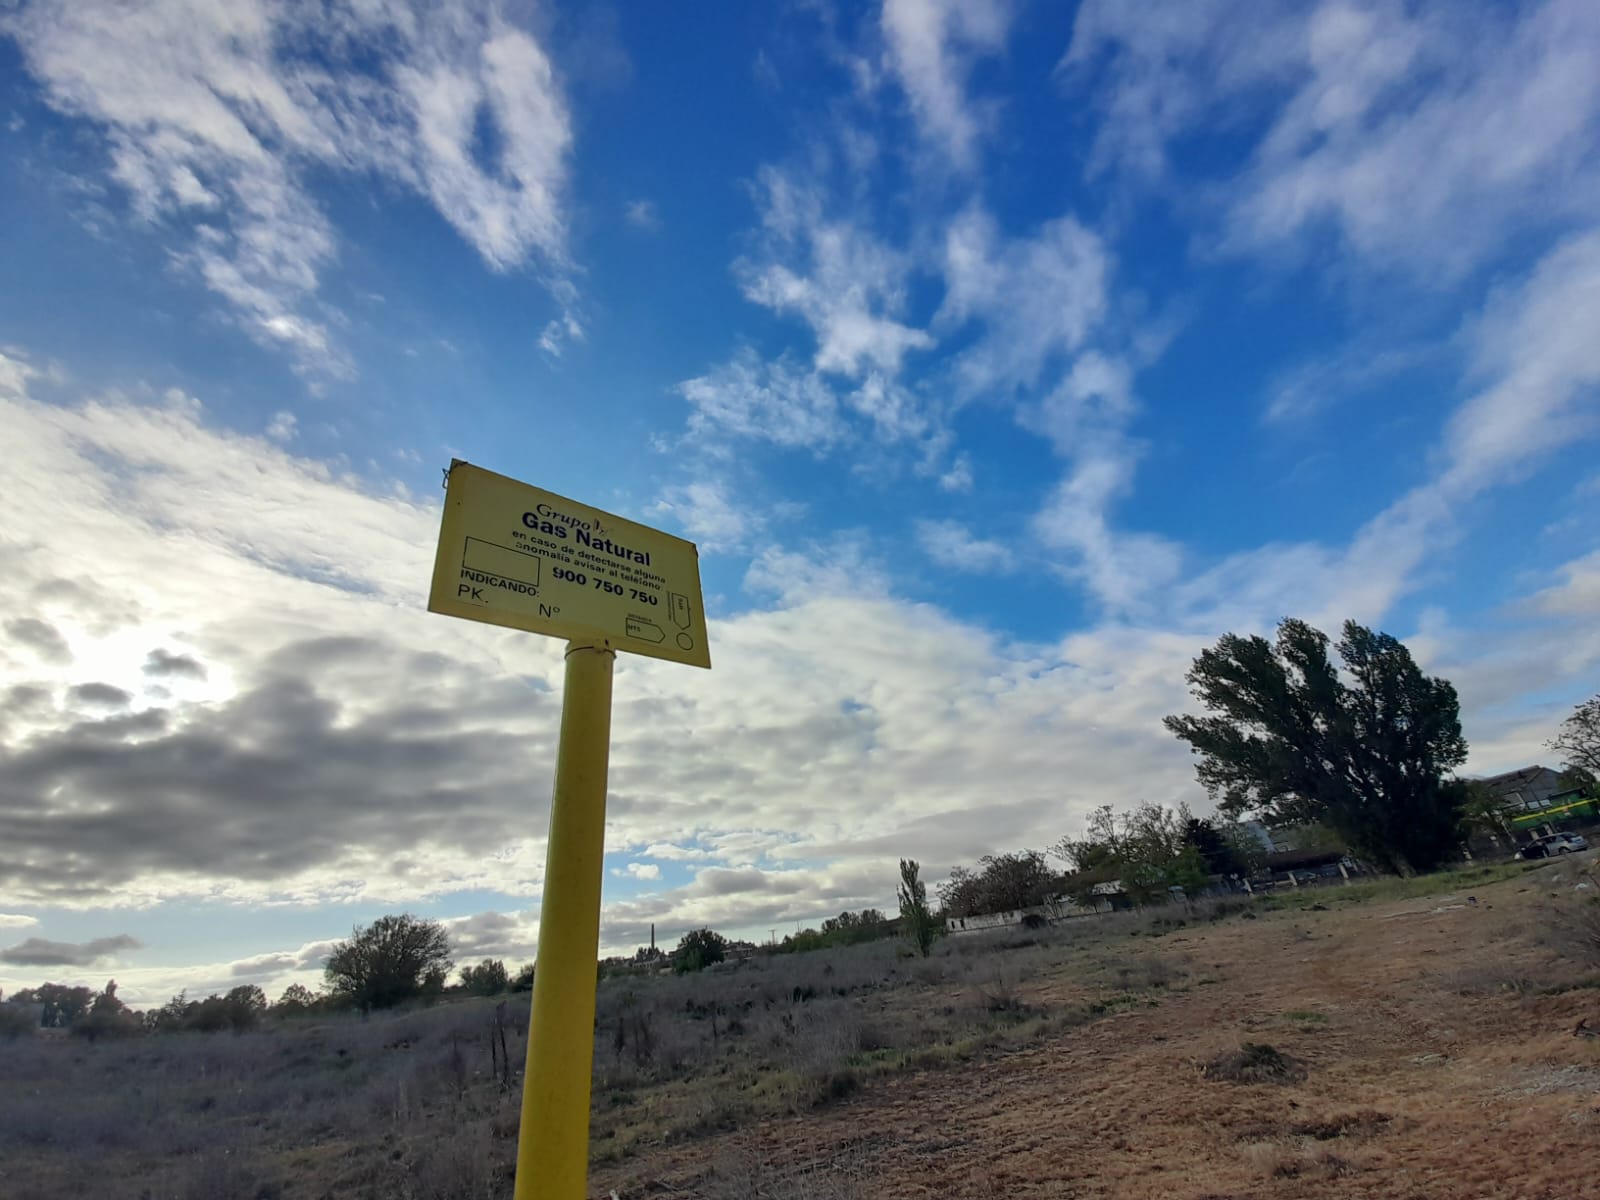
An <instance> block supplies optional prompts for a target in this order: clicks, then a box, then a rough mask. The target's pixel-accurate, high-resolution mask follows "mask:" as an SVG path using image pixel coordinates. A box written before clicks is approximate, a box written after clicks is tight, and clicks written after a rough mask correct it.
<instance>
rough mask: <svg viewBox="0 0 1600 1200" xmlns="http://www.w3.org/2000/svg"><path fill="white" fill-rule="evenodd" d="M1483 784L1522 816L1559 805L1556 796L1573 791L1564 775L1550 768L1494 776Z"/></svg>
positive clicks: (1532, 768) (1525, 769)
mask: <svg viewBox="0 0 1600 1200" xmlns="http://www.w3.org/2000/svg"><path fill="white" fill-rule="evenodd" d="M1480 782H1481V783H1482V784H1483V785H1484V786H1485V787H1487V788H1489V789H1490V790H1492V791H1493V792H1494V793H1495V794H1496V795H1497V796H1499V797H1500V801H1501V803H1502V804H1504V805H1505V806H1506V807H1507V808H1512V809H1520V810H1522V811H1523V812H1541V811H1543V810H1544V809H1547V808H1549V807H1551V806H1552V805H1554V804H1556V803H1557V802H1558V801H1557V800H1556V797H1557V796H1559V795H1561V794H1562V793H1564V792H1570V791H1571V789H1570V788H1567V787H1565V786H1563V784H1562V782H1561V773H1560V772H1559V771H1552V770H1551V769H1550V768H1549V767H1538V766H1535V767H1522V768H1520V769H1519V770H1516V771H1506V772H1505V773H1504V774H1501V775H1491V776H1489V778H1487V779H1484V780H1480Z"/></svg>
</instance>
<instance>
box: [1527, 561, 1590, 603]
mask: <svg viewBox="0 0 1600 1200" xmlns="http://www.w3.org/2000/svg"><path fill="white" fill-rule="evenodd" d="M1560 574H1561V575H1562V576H1564V578H1563V579H1562V580H1561V582H1560V583H1556V584H1552V585H1551V586H1549V587H1547V588H1543V589H1541V590H1540V591H1539V592H1538V593H1536V594H1535V595H1534V596H1533V597H1532V598H1531V600H1530V603H1531V604H1532V606H1533V608H1534V609H1535V610H1536V611H1538V612H1542V613H1548V614H1550V615H1551V616H1557V617H1575V618H1593V617H1594V615H1595V614H1596V613H1600V550H1597V551H1595V552H1594V553H1592V554H1588V555H1585V556H1584V557H1583V558H1578V559H1574V560H1573V561H1572V562H1569V563H1566V564H1564V565H1563V566H1562V567H1561V570H1560Z"/></svg>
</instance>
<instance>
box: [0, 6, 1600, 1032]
mask: <svg viewBox="0 0 1600 1200" xmlns="http://www.w3.org/2000/svg"><path fill="white" fill-rule="evenodd" d="M1597 53H1600V13H1597V10H1596V9H1595V8H1594V6H1593V5H1591V4H1587V3H1583V2H1581V0H1566V2H1562V0H1549V2H1546V3H1530V4H1521V5H1518V4H1498V3H1496V4H1487V3H1486V4H1480V5H1460V4H1453V3H1433V4H1428V3H1420V4H1399V3H1378V2H1373V3H1355V2H1348V3H1334V2H1331V0H1329V2H1324V3H1319V4H1303V3H1297V2H1296V3H1290V2H1287V0H1286V2H1284V3H1263V4H1260V5H1252V6H1248V10H1246V9H1245V8H1243V7H1241V6H1236V5H1230V4H1225V3H1220V2H1215V3H1213V2H1209V0H1208V2H1203V3H1200V2H1191V3H1171V4H1153V5H1148V6H1144V5H1141V6H1128V5H1121V4H1116V3H1094V2H1090V3H1086V4H1084V5H1082V6H1081V7H1079V8H1077V9H1074V8H1073V7H1071V6H1069V5H1054V4H1037V3H1036V4H1026V3H999V2H981V0H973V2H971V3H961V4H957V3H940V2H936V0H893V2H890V3H886V4H884V5H882V6H881V7H880V6H876V5H865V4H863V5H842V4H841V5H829V4H824V3H808V4H792V5H783V6H775V7H766V6H732V7H731V8H729V9H728V10H726V11H719V12H715V13H709V12H708V13H694V14H687V15H686V14H685V13H684V12H683V11H681V10H678V9H672V8H669V7H664V6H656V5H629V6H614V7H612V6H603V5H572V6H564V5H554V4H505V5H498V6H497V5H488V4H480V3H469V4H463V5H456V6H437V7H436V6H415V7H413V6H409V5H406V4H401V3H390V2H383V3H377V4H366V5H341V4H334V5H300V4H289V5H267V4H259V5H258V4H251V3H244V4H229V5H215V6H206V5H200V6H193V5H186V4H177V3H171V4H169V3H154V4H150V5H146V6H142V7H141V8H140V9H139V10H138V11H137V12H136V13H134V12H129V11H125V10H123V9H122V8H121V7H120V6H116V5H112V4H101V3H97V2H86V3H73V4H46V3H33V4H24V5H22V6H21V7H20V8H18V9H15V10H12V11H8V13H7V14H6V15H5V16H3V17H0V150H3V153H0V264H4V273H5V283H6V286H5V287H4V288H0V355H3V358H0V404H3V406H4V411H5V429H6V434H7V442H8V450H9V453H8V454H6V455H5V456H4V459H3V461H0V488H3V491H0V496H3V498H4V501H5V505H6V509H7V514H8V516H7V520H6V522H5V526H6V528H5V533H4V534H3V535H0V556H3V557H4V561H5V567H6V569H5V571H4V572H0V602H3V607H4V610H5V612H6V613H7V614H9V615H8V617H7V620H6V622H5V629H6V636H5V638H4V639H3V640H0V696H3V697H4V700H3V707H4V722H3V723H0V780H3V782H0V827H3V836H0V847H3V849H0V897H4V898H5V899H4V900H3V902H0V987H5V988H8V989H9V988H14V987H17V986H21V985H25V984H31V983H36V982H38V981H39V979H41V978H43V977H46V976H48V977H52V978H56V977H71V978H73V979H82V980H84V981H87V982H92V983H96V984H98V983H100V982H103V980H104V977H108V976H110V975H115V976H116V977H117V978H118V980H119V982H120V983H121V984H122V985H123V992H122V994H124V995H128V996H130V997H133V998H134V999H135V1000H137V1001H139V1002H144V1003H151V1002H159V1001H160V1000H162V999H164V998H165V996H166V995H168V994H170V993H171V992H172V991H176V990H177V988H178V987H183V986H187V987H190V988H191V989H199V990H208V989H211V988H215V987H221V986H231V984H232V983H235V982H241V981H244V982H259V983H261V984H262V985H263V986H264V987H266V988H267V989H268V990H269V991H271V992H274V993H275V992H276V991H277V990H278V989H281V987H282V986H284V985H285V984H287V983H288V982H291V981H295V980H308V981H313V980H314V977H315V976H316V974H317V966H318V961H319V956H320V954H321V953H322V952H323V951H324V949H325V945H326V943H327V941H328V940H329V939H331V938H336V937H338V936H341V935H343V934H344V933H346V932H348V929H349V927H350V925H351V924H352V923H353V922H356V921H365V920H369V919H371V918H372V917H374V916H377V915H379V914H381V913H383V912H387V911H397V910H400V909H410V910H412V911H416V912H420V913H425V914H427V915H430V916H435V917H438V918H440V919H443V920H446V921H448V922H449V923H450V925H451V929H452V933H453V934H454V936H455V938H456V942H457V945H458V951H459V956H460V957H461V958H462V959H463V960H467V959H472V958H476V957H479V956H482V955H484V954H494V955H500V956H504V957H508V958H512V959H517V960H522V959H526V958H529V957H531V956H532V954H533V950H534V947H535V944H536V936H537V900H538V895H539V887H540V879H541V875H542V861H543V839H544V823H545V821H546V819H547V811H548V800H547V797H548V792H549V773H550V764H551V750H552V738H553V732H554V730H553V721H554V718H555V715H556V713H557V711H558V707H559V694H558V689H559V647H558V646H555V645H553V644H550V643H548V642H545V641H543V640H542V639H538V638H535V637H530V636H527V635H520V634H514V633H511V632H508V631H504V630H498V629H492V628H489V627H481V628H480V627H477V626H473V625H470V624H469V623H466V622H458V621H450V620H447V619H444V618H440V617H434V616H430V615H428V614H427V613H426V612H424V611H423V603H424V597H425V592H426V587H427V577H428V565H429V562H430V561H431V553H432V539H433V537H434V535H435V533H436V530H437V522H438V512H439V501H440V497H441V493H440V491H439V479H440V468H441V467H443V466H444V465H446V464H447V463H448V462H449V460H450V459H451V458H452V457H461V458H466V459H469V460H471V461H473V462H476V463H479V464H480V465H483V466H486V467H489V468H491V469H493V470H496V471H500V472H502V473H505V474H509V475H513V476H516V477H519V478H523V479H526V480H528V481H530V482H532V483H535V484H538V485H539V486H542V487H546V488H548V489H551V490H554V491H557V492H561V493H564V494H568V495H572V496H575V497H578V498H581V499H583V500H585V501H588V502H590V503H593V504H595V505H597V506H600V507H605V508H609V509H612V510H614V511H617V512H620V513H623V514H624V515H626V516H629V517H631V518H633V519H636V520H640V521H644V522H647V523H651V524H655V525H658V526H661V527H663V528H667V529H670V530H672V531H674V532H676V533H679V534H681V535H683V536H686V537H689V538H691V539H693V540H695V541H696V542H697V543H698V544H699V546H700V548H701V561H702V567H703V573H704V582H705V590H706V594H707V600H708V609H709V611H710V613H711V614H712V617H713V620H712V624H711V629H710V634H711V639H712V653H713V659H714V662H715V664H716V665H715V668H714V670H713V671H712V672H711V673H710V674H709V675H706V674H704V673H702V672H697V671H691V670H687V669H685V668H682V667H674V666H672V665H671V664H661V663H654V662H649V661H645V660H630V661H627V662H624V663H623V664H621V667H620V669H619V673H618V680H617V712H616V729H615V748H614V753H613V789H612V797H611V803H610V823H609V830H610V833H609V842H608V851H609V853H608V869H609V871H610V875H609V876H608V880H607V893H606V910H605V917H604V923H603V930H602V941H603V943H604V945H605V947H606V948H607V949H608V950H624V951H625V950H628V949H631V947H632V946H633V945H635V944H637V942H639V941H640V940H642V939H643V938H644V937H645V936H647V934H648V927H649V924H650V923H651V922H652V921H654V922H655V923H656V924H657V926H658V929H659V931H660V934H661V936H662V937H663V938H664V939H667V940H675V939H676V937H677V936H679V935H680V934H681V933H682V932H683V931H684V930H685V929H686V928H689V927H691V926H693V925H697V924H701V923H711V924H714V925H716V926H717V927H719V928H722V929H724V930H725V931H728V932H738V933H744V934H757V933H759V934H764V933H765V932H766V931H767V930H768V929H771V928H780V929H784V928H792V927H794V925H795V924H796V923H814V922H815V921H817V920H820V919H821V918H822V917H824V916H827V915H829V914H832V913H836V912H838V911H839V910H841V909H843V908H846V907H849V908H858V907H861V906H863V905H869V904H870V905H877V906H882V907H887V906H888V904H889V903H890V901H891V900H892V896H893V883H894V864H895V859H896V858H898V857H900V856H902V855H909V856H914V857H917V858H919V859H921V860H922V861H923V862H924V863H925V864H926V868H927V871H928V874H929V875H930V876H932V877H933V878H934V879H935V880H936V879H938V878H940V877H942V876H943V875H944V873H945V872H947V871H948V869H949V868H950V867H951V866H952V865H955V864H958V863H965V862H971V861H973V860H974V859H976V858H977V857H978V856H979V855H981V854H984V853H988V852H991V851H999V850H1007V849H1014V848H1017V847H1020V846H1024V845H1027V846H1042V845H1045V844H1048V843H1050V842H1053V841H1055V840H1057V839H1058V838H1059V837H1061V836H1062V835H1063V834H1066V833H1072V832H1075V831H1076V830H1078V829H1079V828H1080V827H1081V823H1082V821H1083V818H1084V816H1085V814H1086V813H1087V812H1088V811H1089V810H1090V809H1091V808H1093V807H1095V806H1096V805H1099V804H1102V803H1111V804H1114V805H1131V804H1133V803H1135V802H1137V801H1138V800H1140V799H1151V800H1157V801H1160V802H1162V803H1169V804H1175V803H1179V802H1187V803H1189V804H1190V805H1192V806H1193V807H1194V808H1196V809H1197V810H1202V811H1203V810H1205V809H1206V808H1207V803H1206V800H1205V797H1204V794H1203V793H1202V792H1201V791H1200V789H1199V788H1198V786H1197V785H1196V784H1195V783H1194V781H1193V776H1192V770H1191V767H1190V764H1189V761H1188V758H1187V753H1186V751H1185V750H1184V748H1183V747H1182V746H1180V745H1178V744H1177V743H1175V742H1174V741H1173V739H1171V738H1170V736H1169V735H1167V734H1166V733H1165V732H1164V730H1163V729H1162V728H1161V726H1160V717H1161V716H1162V715H1163V714H1165V713H1168V712H1172V711H1177V710H1178V709H1181V708H1183V707H1184V706H1185V705H1186V704H1187V703H1188V701H1187V697H1186V694H1185V689H1184V686H1183V679H1182V677H1183V673H1184V671H1185V669H1186V668H1187V665H1188V662H1189V660H1190V659H1191V658H1192V657H1193V656H1194V654H1195V653H1197V652H1198V651H1199V649H1201V648H1202V647H1203V646H1205V645H1206V644H1208V643H1209V642H1210V641H1212V640H1214V639H1215V638H1216V637H1217V636H1218V635H1219V634H1221V633H1223V632H1226V631H1228V630H1237V631H1245V630H1251V631H1258V630H1267V629H1270V628H1271V626H1272V625H1273V624H1274V623H1275V622H1276V621H1277V620H1278V619H1280V618H1281V617H1283V616H1285V615H1295V616H1302V617H1305V618H1308V619H1310V620H1313V621H1315V622H1317V623H1319V624H1321V625H1323V626H1324V627H1325V628H1330V629H1331V628H1332V627H1333V626H1334V625H1335V624H1336V623H1337V622H1339V621H1341V620H1343V619H1345V618H1347V617H1353V618H1356V619H1359V620H1362V621H1364V622H1368V623H1375V624H1378V625H1381V626H1382V627H1383V628H1384V629H1386V630H1389V631H1390V632H1393V633H1396V634H1397V635H1399V636H1402V637H1404V638H1406V639H1407V640H1408V642H1409V643H1410V644H1411V645H1412V647H1413V649H1414V651H1415V652H1416V654H1417V655H1418V657H1419V658H1420V659H1421V660H1422V661H1423V662H1424V663H1425V665H1426V666H1427V667H1428V668H1429V669H1430V670H1434V671H1437V672H1440V673H1442V674H1444V675H1446V676H1447V677H1449V678H1451V679H1452V680H1453V681H1454V682H1455V683H1456V684H1457V686H1458V688H1459V690H1460V692H1461V696H1462V702H1463V712H1464V718H1465V724H1466V731H1467V734H1468V737H1469V739H1470V741H1471V743H1472V757H1471V760H1470V763H1469V769H1470V770H1472V771H1475V772H1484V771H1489V770H1495V769H1501V768H1508V767H1513V766H1519V765H1523V764H1525V763H1528V762H1532V761H1537V760H1539V759H1540V757H1541V756H1542V755H1544V751H1543V748H1542V744H1543V742H1544V741H1545V740H1546V739H1547V738H1548V737H1549V736H1551V734H1552V732H1553V729H1554V726H1555V724H1556V723H1557V722H1558V721H1559V719H1560V718H1561V716H1562V715H1564V713H1565V711H1566V710H1567V709H1568V707H1569V706H1570V705H1571V704H1573V703H1575V702H1577V701H1579V700H1581V699H1583V698H1585V697H1586V696H1588V695H1590V694H1592V693H1593V692H1594V691H1595V688H1596V684H1595V680H1596V676H1597V671H1596V667H1597V665H1600V628H1597V624H1596V614H1597V611H1600V539H1597V538H1596V536H1595V533H1594V530H1595V529H1596V528H1600V520H1597V518H1600V470H1597V468H1596V467H1595V465H1594V461H1595V460H1594V453H1595V445H1596V442H1595V437H1594V435H1595V432H1596V416H1597V412H1596V395H1597V385H1600V342H1597V340H1596V339H1595V338H1594V336H1593V331H1594V329H1595V328H1596V327H1597V324H1600V225H1596V223H1595V218H1594V214H1595V213H1596V212H1597V211H1600V208H1597V203H1596V202H1597V201H1600V157H1597V155H1596V148H1597V137H1596V135H1597V128H1600V75H1597V74H1596V72H1595V71H1594V63H1595V61H1596V56H1597Z"/></svg>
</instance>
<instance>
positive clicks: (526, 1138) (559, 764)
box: [428, 460, 711, 1200]
mask: <svg viewBox="0 0 1600 1200" xmlns="http://www.w3.org/2000/svg"><path fill="white" fill-rule="evenodd" d="M445 487H446V494H445V507H444V517H443V520H442V521H441V524H440V530H439V550H438V554H437V556H436V557H435V559H434V568H433V586H432V588H431V589H430V591H429V595H428V608H429V610H430V611H432V612H439V613H445V614H447V615H450V616H457V617H464V618H466V619H468V620H473V621H486V622H488V623H490V624H494V625H506V626H510V627H511V628H514V629H524V630H528V631H529V632H533V633H544V634H553V635H555V636H557V637H565V638H567V639H568V643H567V655H566V683H565V688H564V691H563V693H562V703H561V740H560V744H559V747H558V749H557V751H556V775H555V790H554V795H553V796H552V798H551V804H550V838H549V842H548V844H547V846H546V851H545V854H546V863H545V876H544V896H543V899H542V901H541V904H540V909H539V952H538V959H537V966H536V970H535V971H534V977H533V1013H532V1016H531V1018H530V1021H529V1024H528V1052H527V1059H526V1062H525V1066H524V1069H523V1076H522V1119H521V1125H520V1129H519V1134H518V1139H517V1179H516V1186H515V1191H514V1193H513V1196H514V1200H581V1198H582V1197H583V1195H584V1192H585V1185H586V1182H587V1178H588V1162H589V1083H590V1076H591V1074H592V1071H593V1067H594V1010H595V964H596V959H597V956H598V951H599V940H600V886H601V882H602V878H603V861H604V854H605V819H606V772H607V767H608V762H609V759H610V751H611V668H612V665H613V664H614V663H615V661H616V656H617V654H616V652H617V651H618V650H626V651H630V652H632V653H635V654H645V655H649V656H651V657H653V658H665V659H670V660H672V661H674V662H682V663H689V664H691V665H694V666H700V667H709V666H710V665H711V658H710V654H709V652H708V650H707V647H706V627H705V611H704V608H703V605H702V600H701V593H700V563H699V555H698V552H697V551H696V550H695V547H694V545H693V543H690V542H686V541H683V540H682V539H681V538H675V537H672V536H671V535H670V534H666V533H662V532H661V531H659V530H655V529H650V528H649V527H647V526H644V525H637V524H635V523H633V522H632V521H627V520H624V519H623V518H621V517H617V516H613V515H612V514H610V513H605V512H601V511H600V510H599V509H595V508H591V507H589V506H588V505H584V504H579V503H577V502H576V501H573V500H568V499H566V498H565V497H563V496H557V495H555V494H554V493H551V492H545V491H542V490H540V489H539V488H535V487H531V486H529V485H527V484H523V483H518V482H517V481H516V480H513V479H507V478H506V477H505V476H503V475H496V474H493V473H492V472H489V471H485V470H482V469H481V468H478V467H474V466H472V465H471V464H470V463H465V462H461V461H459V460H457V461H455V462H452V463H451V464H450V471H449V472H448V476H447V479H446V484H445Z"/></svg>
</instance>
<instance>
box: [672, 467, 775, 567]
mask: <svg viewBox="0 0 1600 1200" xmlns="http://www.w3.org/2000/svg"><path fill="white" fill-rule="evenodd" d="M655 510H656V511H657V512H659V513H664V514H669V515H671V516H672V517H674V518H675V519H676V520H677V522H678V524H679V526H680V527H681V528H682V529H683V531H684V532H685V533H687V534H688V535H689V537H690V538H691V539H692V540H693V541H695V542H697V543H698V544H699V546H700V548H701V549H702V550H704V551H706V552H707V553H712V554H716V553H722V552H725V551H729V550H737V549H739V548H741V547H742V546H744V545H745V544H746V542H747V541H748V539H749V538H750V537H751V536H752V535H754V534H755V533H756V532H758V531H759V530H760V529H761V527H762V526H763V524H764V523H765V522H764V520H763V518H762V517H761V516H760V515H759V514H757V513H755V512H753V511H752V510H751V508H750V506H749V505H747V504H740V503H738V502H737V501H736V500H735V499H734V497H733V496H732V495H731V493H730V492H729V489H728V485H727V484H726V483H725V482H723V481H722V480H712V479H705V480H698V481H696V482H693V483H686V484H682V485H679V486H674V487H669V488H667V489H666V490H665V491H664V492H662V494H661V499H660V500H659V501H658V502H657V504H656V506H655Z"/></svg>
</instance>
